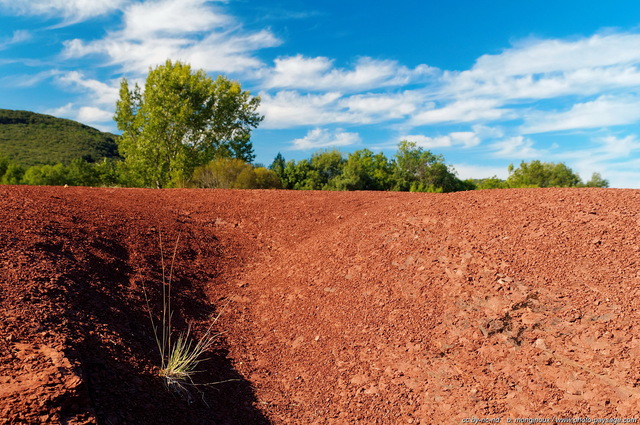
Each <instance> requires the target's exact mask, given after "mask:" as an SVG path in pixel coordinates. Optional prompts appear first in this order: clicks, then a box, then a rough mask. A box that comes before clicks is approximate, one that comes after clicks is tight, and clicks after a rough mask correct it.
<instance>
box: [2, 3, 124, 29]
mask: <svg viewBox="0 0 640 425" xmlns="http://www.w3.org/2000/svg"><path fill="white" fill-rule="evenodd" d="M129 2H130V0H28V1H26V0H25V1H15V0H0V6H2V7H4V8H5V9H7V10H10V11H12V12H13V13H16V14H20V15H39V16H46V17H49V18H63V19H64V20H65V21H66V22H67V23H75V22H80V21H84V20H87V19H89V18H93V17H96V16H100V15H104V14H106V13H110V12H112V11H114V10H117V9H119V8H120V7H122V6H123V5H125V4H127V3H129Z"/></svg>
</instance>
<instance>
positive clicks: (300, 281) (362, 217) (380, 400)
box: [0, 186, 640, 425]
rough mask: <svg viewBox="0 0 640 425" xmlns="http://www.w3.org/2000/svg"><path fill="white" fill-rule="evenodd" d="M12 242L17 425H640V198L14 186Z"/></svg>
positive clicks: (2, 397)
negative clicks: (184, 353)
mask: <svg viewBox="0 0 640 425" xmlns="http://www.w3.org/2000/svg"><path fill="white" fill-rule="evenodd" d="M160 236H161V237H162V244H161V243H160ZM178 236H179V241H178V243H177V255H176V262H175V272H174V274H175V277H174V281H173V283H172V285H173V286H172V288H173V289H172V290H173V304H174V307H175V313H174V314H175V315H174V318H175V323H176V325H177V327H178V328H179V329H185V328H186V326H187V323H189V322H193V323H195V329H196V333H198V332H200V333H201V332H203V330H204V329H206V327H207V326H208V323H210V320H211V319H210V318H211V317H215V315H216V314H218V313H219V312H221V317H220V320H219V321H218V322H217V324H216V328H217V330H219V331H223V332H224V334H223V335H222V336H221V337H220V340H219V343H218V345H217V346H216V348H215V350H213V351H212V352H209V353H207V356H206V357H207V358H208V359H207V360H205V361H203V362H202V363H201V364H200V366H199V369H200V371H201V372H200V373H198V374H197V375H196V378H195V380H196V383H198V384H210V383H216V384H214V385H199V386H197V387H195V388H193V389H191V391H190V395H185V394H177V393H175V392H172V391H170V390H168V389H167V388H165V386H164V384H163V381H162V379H161V378H160V377H158V366H159V360H160V359H159V354H158V352H157V348H156V345H155V340H154V337H153V330H152V326H151V323H150V320H149V317H148V309H147V304H146V302H145V296H144V289H145V288H146V290H147V292H148V293H149V297H150V308H151V310H152V311H153V314H154V315H155V316H157V315H158V314H159V313H158V312H159V309H160V304H161V298H160V288H161V285H162V283H161V282H162V266H161V263H162V261H161V254H160V247H161V246H162V247H163V248H164V251H165V261H169V259H170V258H169V257H170V256H171V251H172V249H173V247H174V246H176V240H177V239H178ZM0 247H1V249H0V266H1V267H0V311H1V316H0V424H38V423H56V424H57V423H61V424H96V423H97V424H108V425H117V424H405V423H407V424H440V423H443V424H444V423H452V424H453V423H464V422H472V421H476V422H477V421H478V420H485V421H486V420H490V419H493V420H495V419H497V418H501V423H507V422H508V420H509V419H510V420H512V421H513V422H516V420H517V419H526V420H529V422H531V420H533V419H539V420H540V421H546V422H545V423H555V422H554V421H555V420H556V419H558V418H559V419H561V420H562V419H569V420H572V421H575V420H576V419H580V418H583V419H584V418H588V419H589V420H592V421H596V420H598V419H600V420H602V419H605V418H617V419H621V420H623V419H636V418H640V326H638V325H639V324H640V316H639V314H638V303H639V301H638V295H640V264H639V258H640V257H639V255H640V191H634V190H603V189H544V190H531V189H529V190H495V191H477V192H465V193H455V194H409V193H374V192H350V193H346V192H342V193H337V192H289V191H222V190H219V191H218V190H211V191H210V190H143V189H89V188H61V187H60V188H47V187H15V186H14V187H12V186H4V187H0ZM225 306H226V307H225ZM222 381H227V382H222ZM554 418H555V419H554ZM540 421H539V422H540ZM558 422H559V423H561V421H558ZM479 423H483V422H479ZM583 423H588V422H587V421H586V419H585V421H584V422H583Z"/></svg>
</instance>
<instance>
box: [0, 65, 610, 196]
mask: <svg viewBox="0 0 640 425" xmlns="http://www.w3.org/2000/svg"><path fill="white" fill-rule="evenodd" d="M259 105H260V98H259V97H258V96H251V94H250V93H249V92H248V91H245V90H243V89H242V87H241V86H240V84H239V83H238V82H235V81H230V80H228V79H227V78H226V77H223V76H219V77H217V79H215V80H213V79H212V78H211V77H209V76H208V75H207V74H206V73H205V72H204V71H203V70H192V69H191V67H190V66H189V65H188V64H185V63H182V62H172V61H170V60H169V61H166V63H165V64H163V65H160V66H158V67H156V68H154V69H151V70H150V71H149V74H148V76H147V79H146V81H145V84H144V89H142V88H141V87H139V86H138V84H134V85H133V87H130V85H129V82H128V81H127V80H126V79H123V80H122V81H121V85H120V98H119V100H118V102H117V104H116V113H115V116H114V120H115V121H116V123H117V126H118V129H119V130H121V131H122V135H121V136H120V137H119V138H118V140H117V144H118V151H119V154H120V156H121V158H122V159H118V158H103V159H102V160H99V161H93V162H92V161H87V160H83V159H74V160H72V161H71V162H70V163H67V164H62V163H58V164H47V165H35V166H31V167H28V168H25V167H24V166H21V165H20V164H17V163H15V162H12V161H10V160H9V159H8V158H7V157H1V156H0V183H1V184H31V185H70V186H72V185H82V186H129V187H155V188H165V187H196V188H236V189H252V188H258V189H278V188H283V189H292V190H385V191H411V192H455V191H463V190H474V189H493V188H518V187H608V185H609V183H608V181H607V180H605V179H603V178H602V177H601V176H600V175H599V174H597V173H595V174H594V175H593V176H592V178H591V180H589V181H587V182H586V183H584V182H583V181H582V180H581V178H580V176H578V175H577V174H575V173H574V172H573V171H572V170H571V169H570V168H569V167H567V166H566V165H565V164H563V163H559V164H556V163H546V162H541V161H531V162H522V163H521V164H520V166H519V167H517V168H515V167H514V166H513V165H510V166H509V169H508V172H509V177H508V178H507V179H506V180H501V179H498V178H497V177H492V178H489V179H480V180H478V179H475V180H474V179H467V180H461V179H460V178H458V176H457V174H456V172H455V170H454V169H453V167H451V166H450V165H447V164H446V163H445V159H444V157H443V156H442V155H437V154H434V153H432V152H431V151H429V150H425V149H423V148H422V147H420V146H418V145H416V144H415V143H412V142H409V141H402V142H400V143H399V144H398V149H397V151H396V153H395V155H394V156H393V157H391V158H387V157H386V156H385V155H384V154H383V153H381V152H379V153H374V152H372V151H371V150H369V149H362V150H358V151H355V152H353V153H349V154H348V155H347V156H346V157H345V156H344V155H343V154H342V153H341V152H340V151H338V150H325V151H320V152H317V153H315V154H313V155H312V156H311V158H309V159H303V160H300V161H294V160H289V161H286V160H285V158H284V157H283V156H282V155H281V154H278V155H277V156H276V158H275V159H274V161H273V163H272V164H271V165H270V166H269V167H268V168H267V167H264V166H261V165H258V164H251V163H252V161H253V160H254V158H255V155H254V153H253V145H252V143H251V131H252V130H253V129H255V128H257V127H258V125H259V124H260V122H261V121H262V120H263V119H264V117H263V116H261V115H260V114H259V113H258V112H257V109H258V106H259Z"/></svg>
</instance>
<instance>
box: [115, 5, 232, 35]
mask: <svg viewBox="0 0 640 425" xmlns="http://www.w3.org/2000/svg"><path fill="white" fill-rule="evenodd" d="M206 3H207V2H206V1H204V0H159V1H153V2H150V1H147V2H142V3H133V4H131V5H130V6H129V7H127V8H126V10H125V14H124V30H123V32H122V36H123V38H126V39H133V40H143V39H145V38H147V37H158V36H162V35H182V34H188V33H195V32H199V31H209V30H211V29H212V28H224V27H228V26H229V25H231V24H233V23H234V20H233V18H231V17H230V16H228V15H225V14H223V13H220V12H215V11H214V10H213V9H212V8H211V6H209V5H207V4H206Z"/></svg>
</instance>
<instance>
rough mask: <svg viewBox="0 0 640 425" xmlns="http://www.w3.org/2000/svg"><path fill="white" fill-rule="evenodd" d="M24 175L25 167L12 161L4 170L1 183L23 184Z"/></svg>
mask: <svg viewBox="0 0 640 425" xmlns="http://www.w3.org/2000/svg"><path fill="white" fill-rule="evenodd" d="M23 176H24V167H23V166H22V165H19V164H16V163H15V162H10V163H9V164H7V167H6V169H5V171H4V174H3V176H2V179H1V180H0V184H21V183H22V177H23Z"/></svg>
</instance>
